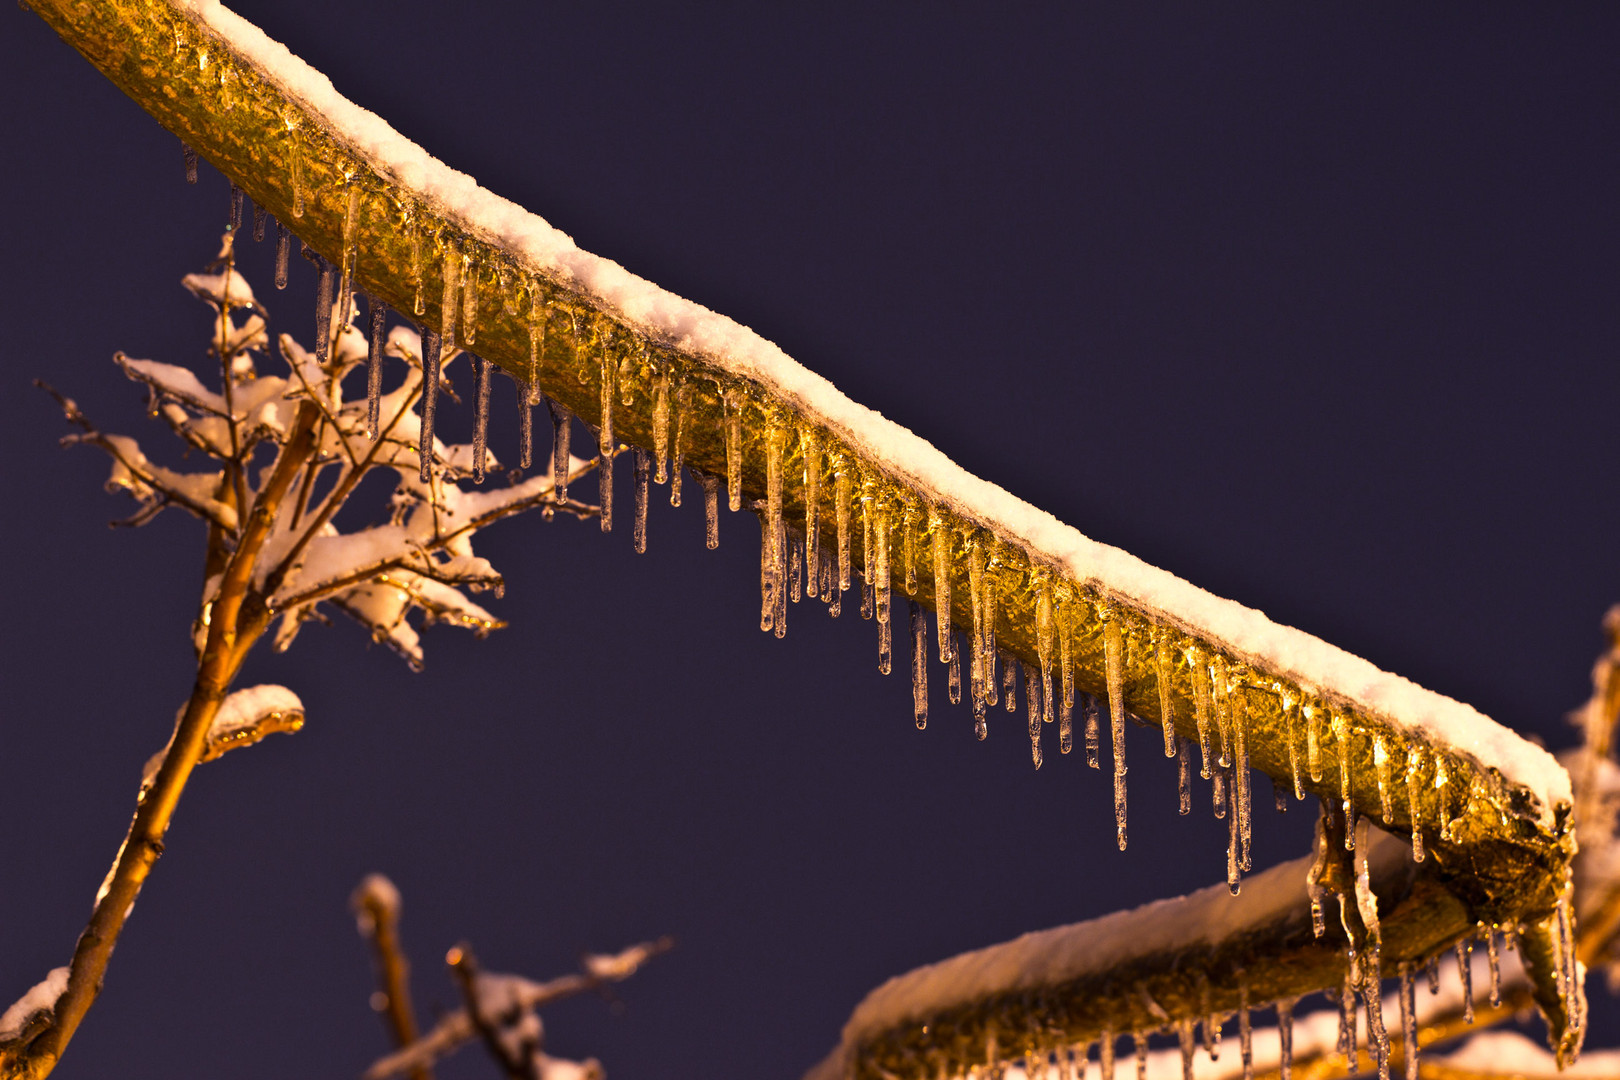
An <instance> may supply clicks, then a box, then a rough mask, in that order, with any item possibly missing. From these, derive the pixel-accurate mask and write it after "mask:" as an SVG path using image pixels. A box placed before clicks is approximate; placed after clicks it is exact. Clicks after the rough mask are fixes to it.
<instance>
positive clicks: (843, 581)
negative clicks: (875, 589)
mask: <svg viewBox="0 0 1620 1080" xmlns="http://www.w3.org/2000/svg"><path fill="white" fill-rule="evenodd" d="M849 484H850V478H849V473H847V472H845V471H844V463H843V462H842V461H839V462H836V463H835V464H834V465H833V513H834V515H835V517H836V523H837V526H838V582H837V586H838V591H839V592H848V591H849V579H850V569H849V564H850V555H851V553H850V549H849Z"/></svg>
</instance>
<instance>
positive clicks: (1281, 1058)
mask: <svg viewBox="0 0 1620 1080" xmlns="http://www.w3.org/2000/svg"><path fill="white" fill-rule="evenodd" d="M1294 1000H1295V999H1293V998H1284V999H1283V1000H1281V1001H1279V1002H1277V1043H1278V1055H1277V1065H1278V1071H1279V1073H1280V1075H1281V1080H1293V1075H1294Z"/></svg>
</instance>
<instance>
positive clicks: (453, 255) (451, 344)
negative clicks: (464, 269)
mask: <svg viewBox="0 0 1620 1080" xmlns="http://www.w3.org/2000/svg"><path fill="white" fill-rule="evenodd" d="M460 267H461V257H460V255H458V254H457V252H456V242H455V240H454V239H450V240H447V241H446V242H445V245H444V268H443V271H442V284H443V291H442V292H441V293H440V294H439V334H440V336H441V337H443V338H444V346H445V348H447V349H453V348H455V344H456V307H457V304H456V272H457V270H459V269H460Z"/></svg>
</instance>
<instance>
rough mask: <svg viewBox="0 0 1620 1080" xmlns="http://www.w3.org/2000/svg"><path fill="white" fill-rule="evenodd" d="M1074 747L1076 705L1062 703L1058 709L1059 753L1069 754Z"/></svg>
mask: <svg viewBox="0 0 1620 1080" xmlns="http://www.w3.org/2000/svg"><path fill="white" fill-rule="evenodd" d="M1073 749H1074V707H1073V706H1071V705H1062V706H1061V708H1060V709H1059V710H1058V753H1060V754H1067V753H1068V752H1069V751H1071V750H1073Z"/></svg>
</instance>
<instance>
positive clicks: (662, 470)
mask: <svg viewBox="0 0 1620 1080" xmlns="http://www.w3.org/2000/svg"><path fill="white" fill-rule="evenodd" d="M653 460H654V461H655V462H656V463H657V471H656V472H654V473H653V480H654V481H655V482H656V483H660V484H664V483H668V482H669V372H668V371H660V372H659V373H658V378H657V380H656V381H655V382H654V383H653Z"/></svg>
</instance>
